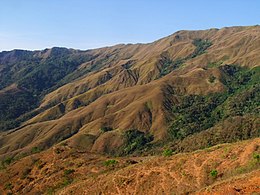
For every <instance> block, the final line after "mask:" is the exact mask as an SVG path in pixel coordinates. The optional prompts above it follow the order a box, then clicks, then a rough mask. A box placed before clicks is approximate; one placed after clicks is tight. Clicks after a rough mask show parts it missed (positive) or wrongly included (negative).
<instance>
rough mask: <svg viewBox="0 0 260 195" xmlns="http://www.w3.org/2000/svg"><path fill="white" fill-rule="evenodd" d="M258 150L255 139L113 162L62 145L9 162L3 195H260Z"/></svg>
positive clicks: (1, 179)
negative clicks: (258, 194)
mask: <svg viewBox="0 0 260 195" xmlns="http://www.w3.org/2000/svg"><path fill="white" fill-rule="evenodd" d="M259 149H260V139H259V138H257V139H253V140H248V141H244V142H238V143H236V144H222V145H217V146H215V147H212V148H207V149H204V150H199V151H196V152H192V153H181V154H176V155H172V156H170V155H169V156H162V155H155V156H146V157H114V158H111V157H109V156H101V155H98V154H93V153H79V152H78V151H76V150H74V149H73V148H70V147H69V146H67V145H61V146H57V147H53V148H51V149H49V150H47V151H45V152H41V153H38V154H33V155H31V156H29V157H25V158H23V159H21V160H18V161H14V162H12V163H11V164H7V161H6V164H5V165H4V166H6V168H5V169H3V170H2V171H0V193H3V194H4V193H8V192H9V193H11V192H13V193H14V194H66V195H67V194H173V193H174V194H175V193H177V194H186V193H189V194H213V193H214V194H253V193H256V194H257V193H260V189H259V185H260V179H259V178H260V170H259V168H260V160H259V152H260V150H259ZM257 154H258V155H257Z"/></svg>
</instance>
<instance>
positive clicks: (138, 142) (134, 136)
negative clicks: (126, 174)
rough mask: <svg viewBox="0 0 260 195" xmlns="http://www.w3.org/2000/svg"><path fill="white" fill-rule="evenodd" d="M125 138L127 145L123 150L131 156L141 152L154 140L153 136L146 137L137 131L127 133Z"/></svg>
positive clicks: (132, 130)
mask: <svg viewBox="0 0 260 195" xmlns="http://www.w3.org/2000/svg"><path fill="white" fill-rule="evenodd" d="M124 137H125V139H126V144H125V147H124V149H123V153H124V154H131V153H133V152H134V151H137V150H141V149H143V148H144V147H145V146H146V145H147V144H148V143H149V142H151V141H152V140H153V136H151V135H146V134H145V133H144V132H141V131H138V130H137V129H131V130H128V131H126V132H125V134H124Z"/></svg>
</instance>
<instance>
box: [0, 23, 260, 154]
mask: <svg viewBox="0 0 260 195" xmlns="http://www.w3.org/2000/svg"><path fill="white" fill-rule="evenodd" d="M259 32H260V28H259V26H252V27H230V28H223V29H210V30H204V31H179V32H176V33H174V34H173V35H171V36H168V37H166V38H163V39H160V40H158V41H155V42H153V43H150V44H136V45H132V44H129V45H116V46H113V47H106V48H101V49H96V50H87V51H78V50H72V49H65V48H52V49H47V50H43V51H34V52H30V51H11V52H2V53H1V55H0V64H1V68H0V74H1V75H5V76H6V77H2V78H3V79H2V80H1V82H0V84H1V91H0V99H1V101H0V108H2V109H1V110H3V111H2V112H1V113H0V121H1V122H0V128H1V130H2V131H3V130H6V129H11V131H9V132H6V133H1V134H0V142H1V144H0V146H1V147H0V155H1V157H5V156H6V155H7V154H9V155H10V156H15V155H19V154H21V153H24V154H30V151H31V149H32V148H33V147H38V148H41V149H47V148H49V147H51V146H52V145H55V144H57V143H59V142H61V141H64V140H66V141H67V142H68V144H69V145H70V146H71V147H73V148H77V149H80V150H83V151H92V152H98V153H107V154H112V155H133V154H136V153H138V154H140V153H143V154H149V153H151V152H156V151H158V150H160V145H163V144H165V143H167V144H168V145H169V147H171V149H172V150H174V151H176V152H178V151H183V150H186V151H190V150H194V149H198V148H205V147H208V146H211V145H215V144H218V143H223V142H232V141H236V140H241V139H249V138H253V137H257V136H259V123H258V121H259V102H260V101H259V62H260V58H259V55H257V54H258V53H259V51H260V48H259V46H258V45H259V43H260V37H259ZM11 97H17V98H16V100H14V99H12V98H11ZM241 120H242V121H246V122H245V123H246V124H247V125H243V124H241V122H240V121H241ZM229 121H234V122H233V123H234V126H233V127H234V129H233V130H230V129H229V128H228V127H227V128H226V127H225V128H224V129H227V130H228V131H230V136H228V135H227V134H225V133H223V132H225V131H224V130H223V131H222V132H221V131H218V134H219V133H222V134H223V135H225V136H222V137H221V136H218V135H215V130H214V129H219V127H221V126H223V124H229V123H230V122H229ZM14 127H18V128H16V129H13V128H14ZM102 129H103V130H102ZM104 129H109V130H108V131H104ZM130 130H135V131H136V133H134V136H133V137H132V136H130V137H131V139H128V138H127V136H126V133H127V132H131V131H130ZM205 132H209V133H205ZM191 137H196V139H197V140H203V138H204V140H208V142H209V143H206V142H203V141H201V144H197V146H198V147H194V146H193V144H192V143H191V144H189V142H192V141H190V140H191V139H190V138H191ZM214 137H217V138H216V139H213V138H214ZM194 139H195V138H194ZM209 140H214V141H209ZM184 145H185V148H183V146H184ZM158 146H159V147H158ZM189 146H190V147H189ZM158 148H159V149H158Z"/></svg>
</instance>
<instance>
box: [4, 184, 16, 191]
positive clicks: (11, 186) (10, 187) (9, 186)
mask: <svg viewBox="0 0 260 195" xmlns="http://www.w3.org/2000/svg"><path fill="white" fill-rule="evenodd" d="M13 187H14V186H13V185H12V184H11V183H6V184H5V189H6V190H11V189H13Z"/></svg>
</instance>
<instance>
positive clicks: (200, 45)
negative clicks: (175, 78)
mask: <svg viewBox="0 0 260 195" xmlns="http://www.w3.org/2000/svg"><path fill="white" fill-rule="evenodd" d="M192 44H193V45H195V46H196V49H195V50H194V52H193V53H192V54H191V55H190V56H189V58H195V57H197V56H199V55H201V54H203V53H205V51H206V50H207V49H208V48H209V47H210V46H211V45H212V43H211V41H210V40H208V39H206V40H203V39H195V40H194V41H193V42H192Z"/></svg>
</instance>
